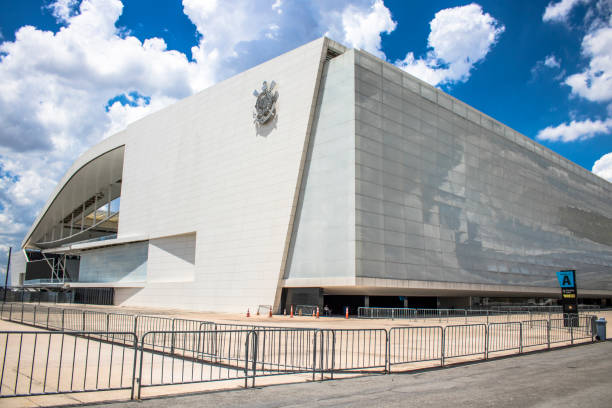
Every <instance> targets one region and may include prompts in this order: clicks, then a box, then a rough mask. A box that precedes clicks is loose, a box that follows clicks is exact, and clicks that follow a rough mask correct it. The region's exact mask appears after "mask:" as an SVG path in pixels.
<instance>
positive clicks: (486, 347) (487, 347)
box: [484, 325, 489, 360]
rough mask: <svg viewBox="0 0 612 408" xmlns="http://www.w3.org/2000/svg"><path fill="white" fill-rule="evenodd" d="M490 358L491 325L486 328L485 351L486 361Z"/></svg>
mask: <svg viewBox="0 0 612 408" xmlns="http://www.w3.org/2000/svg"><path fill="white" fill-rule="evenodd" d="M488 358H489V325H486V326H485V350H484V359H485V360H487V359H488Z"/></svg>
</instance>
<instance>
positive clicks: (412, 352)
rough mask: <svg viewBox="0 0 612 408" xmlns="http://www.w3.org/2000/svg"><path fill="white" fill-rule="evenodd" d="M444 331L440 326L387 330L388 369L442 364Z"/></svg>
mask: <svg viewBox="0 0 612 408" xmlns="http://www.w3.org/2000/svg"><path fill="white" fill-rule="evenodd" d="M443 347H444V329H443V328H442V327H441V326H423V327H392V328H391V329H390V330H389V351H388V352H387V355H388V361H389V368H388V371H389V372H391V370H392V367H393V366H396V365H405V364H412V363H426V362H430V361H439V362H440V364H442V356H443Z"/></svg>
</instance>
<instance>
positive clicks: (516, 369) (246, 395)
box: [94, 341, 612, 408]
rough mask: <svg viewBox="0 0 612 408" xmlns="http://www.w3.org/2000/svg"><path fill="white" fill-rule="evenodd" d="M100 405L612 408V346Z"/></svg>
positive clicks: (605, 344) (584, 347)
mask: <svg viewBox="0 0 612 408" xmlns="http://www.w3.org/2000/svg"><path fill="white" fill-rule="evenodd" d="M94 406H96V407H105V408H109V407H112V408H115V407H131V408H136V407H138V408H144V407H147V408H148V407H168V406H172V407H194V408H195V407H198V408H199V407H215V408H223V407H243V406H244V407H313V406H315V407H334V408H336V407H379V406H381V407H382V406H384V407H400V406H401V407H419V408H422V407H436V408H440V407H496V408H497V407H521V408H523V407H538V408H539V407H555V408H557V407H564V408H567V407H582V408H595V407H606V408H610V407H612V342H611V341H608V342H604V343H595V344H589V345H583V346H578V347H571V348H565V349H559V350H554V351H550V352H540V353H533V354H528V355H522V356H517V357H511V358H505V359H499V360H492V361H487V362H479V363H475V364H470V365H463V366H455V367H449V368H444V369H436V370H430V371H422V372H416V373H415V372H413V373H405V374H392V375H377V376H368V377H360V378H352V379H343V380H334V381H324V382H316V383H300V384H290V385H277V386H268V387H262V388H254V389H246V390H237V391H227V392H216V393H208V394H194V395H188V396H182V397H169V398H158V399H150V400H145V401H139V402H127V403H125V402H124V403H110V404H103V405H94Z"/></svg>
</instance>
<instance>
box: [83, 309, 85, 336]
mask: <svg viewBox="0 0 612 408" xmlns="http://www.w3.org/2000/svg"><path fill="white" fill-rule="evenodd" d="M83 331H85V310H83Z"/></svg>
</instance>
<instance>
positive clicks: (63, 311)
mask: <svg viewBox="0 0 612 408" xmlns="http://www.w3.org/2000/svg"><path fill="white" fill-rule="evenodd" d="M64 314H65V310H64V309H62V331H64Z"/></svg>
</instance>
